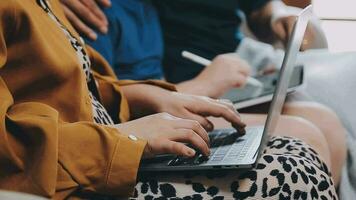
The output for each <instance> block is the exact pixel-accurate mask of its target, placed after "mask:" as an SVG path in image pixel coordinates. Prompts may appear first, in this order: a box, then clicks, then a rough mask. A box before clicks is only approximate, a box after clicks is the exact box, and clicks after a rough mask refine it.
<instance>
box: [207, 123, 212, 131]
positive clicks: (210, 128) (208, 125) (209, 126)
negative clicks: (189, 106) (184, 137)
mask: <svg viewBox="0 0 356 200" xmlns="http://www.w3.org/2000/svg"><path fill="white" fill-rule="evenodd" d="M206 127H207V128H208V131H212V130H213V125H212V124H210V123H208V124H207V125H206Z"/></svg>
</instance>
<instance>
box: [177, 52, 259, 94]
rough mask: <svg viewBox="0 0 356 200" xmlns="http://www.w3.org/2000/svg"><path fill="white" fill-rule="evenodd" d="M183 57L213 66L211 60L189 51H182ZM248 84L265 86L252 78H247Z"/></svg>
mask: <svg viewBox="0 0 356 200" xmlns="http://www.w3.org/2000/svg"><path fill="white" fill-rule="evenodd" d="M182 56H183V57H184V58H187V59H189V60H191V61H193V62H196V63H198V64H201V65H204V66H208V65H210V64H211V61H210V60H208V59H206V58H203V57H201V56H198V55H196V54H193V53H191V52H188V51H182ZM247 84H249V85H253V86H256V87H260V88H262V87H263V84H262V83H261V82H260V81H259V80H257V79H255V78H252V77H251V76H249V77H247Z"/></svg>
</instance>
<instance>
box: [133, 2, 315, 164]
mask: <svg viewBox="0 0 356 200" xmlns="http://www.w3.org/2000/svg"><path fill="white" fill-rule="evenodd" d="M311 13H312V7H311V6H309V7H307V8H305V9H304V10H303V11H302V12H301V13H300V14H299V16H298V17H297V18H296V22H295V24H294V28H293V33H292V37H291V38H290V41H289V44H288V48H287V51H286V54H285V57H284V60H283V64H282V68H281V71H280V74H279V79H278V81H277V84H276V89H275V91H274V94H273V100H272V104H271V107H270V110H269V112H268V116H267V120H266V123H265V126H258V127H248V126H247V128H246V134H245V135H244V136H242V137H239V136H238V135H239V134H238V133H236V130H235V129H219V130H214V131H212V132H210V133H209V137H210V146H211V154H210V157H209V158H207V157H205V156H203V155H202V154H199V153H197V154H196V156H195V157H192V158H186V157H181V156H173V155H162V156H157V157H155V158H153V159H148V160H144V161H143V162H142V163H141V166H140V171H181V170H211V169H243V168H251V167H253V166H254V165H255V164H256V162H257V160H258V158H259V157H260V155H261V153H262V151H263V149H264V148H265V145H266V143H267V142H268V138H269V136H268V135H270V133H272V132H274V130H275V128H276V125H277V122H278V119H279V116H280V113H281V110H282V107H283V104H284V101H285V98H286V95H287V89H288V85H289V82H290V79H291V76H292V72H293V66H294V64H295V62H296V57H297V55H298V52H299V49H300V46H301V43H302V40H303V37H304V33H305V30H306V27H307V24H308V21H309V19H310V16H311Z"/></svg>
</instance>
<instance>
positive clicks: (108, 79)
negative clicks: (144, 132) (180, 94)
mask: <svg viewBox="0 0 356 200" xmlns="http://www.w3.org/2000/svg"><path fill="white" fill-rule="evenodd" d="M87 50H88V52H89V55H90V60H91V62H92V67H93V70H94V77H95V79H96V81H97V83H98V85H99V90H100V95H101V100H102V103H103V104H104V106H105V108H106V109H107V110H108V111H109V114H110V115H111V117H112V118H113V120H114V121H115V122H118V121H120V122H125V121H128V120H129V119H130V116H129V113H130V112H129V111H128V103H127V101H126V99H125V97H124V94H123V93H122V91H121V90H120V87H121V86H125V85H132V84H150V85H155V86H157V87H161V88H164V89H167V90H171V91H177V89H176V88H175V86H174V85H173V84H170V83H167V82H165V81H161V80H144V81H133V80H118V79H117V77H116V75H115V73H114V71H113V70H112V69H111V67H110V65H109V64H108V63H107V62H106V60H105V59H104V58H103V57H102V56H101V55H100V54H99V53H98V52H96V51H95V50H94V49H92V48H91V47H89V46H87Z"/></svg>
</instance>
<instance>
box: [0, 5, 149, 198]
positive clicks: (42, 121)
mask: <svg viewBox="0 0 356 200" xmlns="http://www.w3.org/2000/svg"><path fill="white" fill-rule="evenodd" d="M5 4H6V3H5ZM5 4H2V3H1V5H0V11H1V10H6V11H7V10H9V9H1V7H2V6H4V5H5ZM6 14H7V13H5V12H0V188H1V189H5V190H15V191H21V192H26V193H32V194H37V195H40V196H46V197H53V196H54V195H55V193H56V191H58V190H62V191H63V190H68V189H71V188H80V189H82V190H83V191H91V192H97V193H104V194H110V195H118V196H129V195H131V194H132V192H133V189H134V186H135V184H136V175H137V171H138V167H139V163H140V160H141V156H142V153H143V150H144V148H145V145H146V141H143V140H137V141H133V140H131V139H129V138H128V137H127V136H126V135H124V134H121V133H119V132H118V131H117V129H115V128H111V127H107V126H101V125H97V124H94V123H91V122H77V123H65V122H62V121H61V120H60V119H59V115H58V111H57V110H55V109H53V108H52V107H50V106H48V105H46V104H43V103H38V102H24V103H17V102H15V100H14V96H13V95H12V93H11V90H10V89H9V85H7V83H6V81H5V79H4V78H3V77H2V75H1V74H2V70H3V68H4V67H5V66H6V67H11V66H9V64H6V63H7V57H8V56H7V49H6V48H7V44H6V41H7V35H8V33H6V31H7V30H13V29H10V28H9V27H10V26H9V25H8V23H9V22H11V21H12V19H11V17H9V16H11V15H8V16H6V17H4V15H6Z"/></svg>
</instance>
